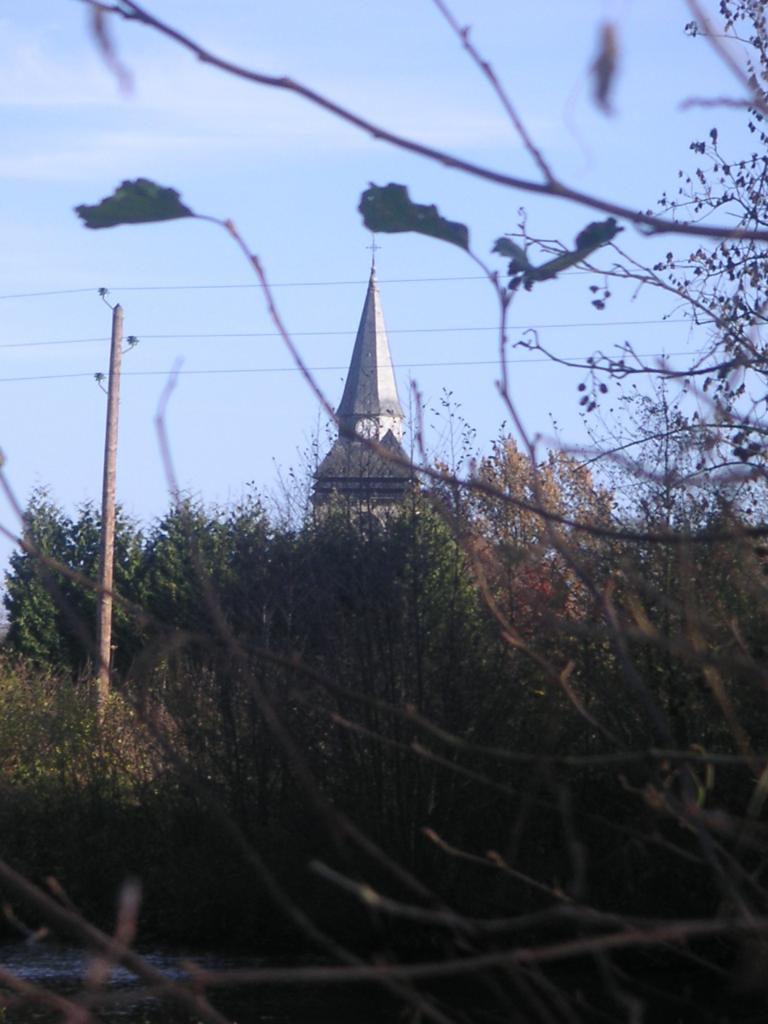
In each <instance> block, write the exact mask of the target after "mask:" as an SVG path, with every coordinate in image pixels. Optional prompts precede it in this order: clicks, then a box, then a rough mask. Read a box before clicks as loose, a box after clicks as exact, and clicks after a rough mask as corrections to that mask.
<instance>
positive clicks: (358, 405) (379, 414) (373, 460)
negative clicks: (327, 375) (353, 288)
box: [313, 266, 412, 516]
mask: <svg viewBox="0 0 768 1024" xmlns="http://www.w3.org/2000/svg"><path fill="white" fill-rule="evenodd" d="M336 416H337V419H338V423H339V436H338V437H337V438H336V440H335V441H334V444H333V447H332V448H331V450H330V451H329V452H328V454H327V455H326V457H325V458H324V459H323V461H322V462H321V464H320V466H319V468H318V470H317V472H316V474H315V492H314V497H313V503H314V505H315V508H316V509H318V510H319V509H321V508H322V507H323V506H325V505H327V504H328V503H329V502H330V501H331V500H332V499H333V496H334V495H336V496H337V497H338V498H340V499H342V500H343V501H345V502H347V503H349V504H350V505H354V506H355V509H356V510H359V511H360V512H367V513H372V514H375V515H377V516H379V515H381V514H382V513H384V514H386V512H387V510H390V509H391V508H392V507H393V506H396V505H398V504H399V503H400V502H401V501H402V500H403V498H404V496H405V493H406V491H407V489H408V485H409V483H410V481H411V479H412V473H411V470H410V468H409V467H408V466H407V465H402V464H398V463H394V462H391V461H389V460H388V459H387V458H386V456H385V455H383V454H382V453H380V452H378V451H376V450H375V449H374V448H372V447H371V446H370V445H367V444H366V443H365V440H371V441H375V442H377V443H378V444H379V445H381V446H382V447H383V448H384V449H385V450H386V451H389V452H392V453H393V454H396V455H399V456H400V457H401V458H402V459H407V456H406V454H405V451H404V450H403V447H402V444H401V442H402V439H403V422H404V420H405V416H404V415H403V408H402V406H401V405H400V399H399V397H398V394H397V384H396V382H395V373H394V370H393V368H392V356H391V353H390V351H389V341H388V340H387V332H386V328H385V327H384V314H383V313H382V310H381V296H380V294H379V286H378V283H377V281H376V268H375V266H374V267H371V278H370V281H369V282H368V292H367V294H366V296H365V304H364V306H363V313H362V316H361V317H360V326H359V327H358V329H357V337H356V339H355V347H354V349H353V350H352V360H351V362H350V365H349V372H348V374H347V381H346V384H345V386H344V394H343V395H342V397H341V402H340V403H339V407H338V409H337V410H336Z"/></svg>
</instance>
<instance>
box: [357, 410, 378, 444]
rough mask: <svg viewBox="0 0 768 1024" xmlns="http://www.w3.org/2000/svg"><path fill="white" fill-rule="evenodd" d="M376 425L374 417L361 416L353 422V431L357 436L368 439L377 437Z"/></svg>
mask: <svg viewBox="0 0 768 1024" xmlns="http://www.w3.org/2000/svg"><path fill="white" fill-rule="evenodd" d="M378 427H379V425H378V422H377V421H376V419H375V418H374V417H372V416H361V417H360V419H359V420H358V421H357V422H356V423H355V433H356V434H357V436H358V437H365V438H367V439H369V440H370V439H371V438H374V437H378V433H379V429H378Z"/></svg>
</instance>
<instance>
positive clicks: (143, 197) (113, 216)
mask: <svg viewBox="0 0 768 1024" xmlns="http://www.w3.org/2000/svg"><path fill="white" fill-rule="evenodd" d="M75 213H76V214H77V215H78V217H79V218H80V219H81V220H82V221H83V223H84V224H85V226H86V227H87V228H111V227H114V226H115V225H117V224H145V223H148V222H150V221H159V220H175V219H177V218H178V217H194V216H195V215H194V213H193V212H192V210H190V209H189V207H187V206H185V205H184V203H182V202H181V198H180V196H179V193H178V192H177V191H176V189H173V188H163V186H162V185H156V184H155V182H154V181H149V180H148V179H147V178H137V179H136V181H124V182H123V183H122V185H120V187H119V188H116V189H115V191H114V192H113V194H112V195H111V196H107V197H106V199H102V200H101V202H100V203H98V204H97V205H96V206H78V207H76V208H75Z"/></svg>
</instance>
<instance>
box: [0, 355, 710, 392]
mask: <svg viewBox="0 0 768 1024" xmlns="http://www.w3.org/2000/svg"><path fill="white" fill-rule="evenodd" d="M634 354H635V355H636V356H639V357H640V358H642V359H666V358H668V357H670V356H687V355H695V354H696V353H695V352H691V351H688V350H686V351H684V352H636V353H634ZM568 358H569V359H580V360H584V361H586V360H587V359H588V358H589V356H569V357H568ZM504 362H505V365H507V366H509V365H515V366H517V365H523V364H530V363H553V360H552V359H550V358H549V357H548V356H538V357H531V358H529V359H525V358H523V359H505V360H504ZM498 365H499V361H498V359H457V360H438V361H434V362H419V363H414V362H409V363H398V364H397V366H396V369H398V370H414V369H425V368H434V367H449V366H498ZM348 369H349V367H348V366H347V365H339V366H308V367H307V368H306V370H307V372H309V373H327V372H330V371H341V372H343V371H346V370H348ZM585 369H587V367H586V366H585ZM301 372H302V370H301V369H300V367H298V366H243V367H210V368H206V369H200V370H194V369H192V370H185V369H179V370H174V371H170V370H123V371H122V372H121V374H120V376H121V377H168V376H170V375H171V373H173V375H174V376H205V375H210V376H212V375H219V374H238V373H242V374H251V373H301ZM95 376H96V374H95V373H93V372H91V371H88V370H80V371H77V372H74V373H45V374H33V375H27V376H19V377H0V384H14V383H23V382H30V381H43V380H71V379H74V378H86V377H90V378H93V377H95Z"/></svg>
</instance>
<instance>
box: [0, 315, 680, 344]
mask: <svg viewBox="0 0 768 1024" xmlns="http://www.w3.org/2000/svg"><path fill="white" fill-rule="evenodd" d="M681 323H690V321H688V320H686V319H684V318H682V319H675V320H606V321H603V322H601V323H600V322H598V323H586V322H584V323H552V324H507V325H506V329H507V330H508V331H544V330H547V331H548V330H568V329H571V328H592V327H650V326H659V325H663V324H681ZM498 330H499V327H498V324H496V325H492V326H490V327H396V328H388V329H387V334H466V333H471V332H486V333H487V332H498ZM354 334H355V332H354V331H352V330H349V329H345V330H340V331H291V336H292V337H294V338H331V337H335V338H342V337H353V336H354ZM138 337H139V338H140V339H143V340H144V341H169V340H172V341H184V340H186V341H194V340H197V339H200V340H206V339H210V338H229V339H237V338H280V337H282V335H281V334H280V332H279V331H235V332H226V331H209V332H206V333H197V334H144V333H143V332H139V334H138ZM106 341H109V337H108V336H107V335H102V336H100V337H96V338H62V339H55V340H52V341H7V342H0V349H9V348H20V349H24V348H44V347H48V346H56V345H91V344H95V343H97V342H106Z"/></svg>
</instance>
